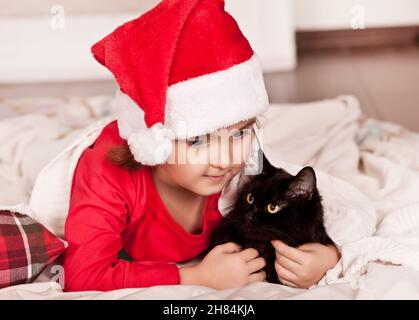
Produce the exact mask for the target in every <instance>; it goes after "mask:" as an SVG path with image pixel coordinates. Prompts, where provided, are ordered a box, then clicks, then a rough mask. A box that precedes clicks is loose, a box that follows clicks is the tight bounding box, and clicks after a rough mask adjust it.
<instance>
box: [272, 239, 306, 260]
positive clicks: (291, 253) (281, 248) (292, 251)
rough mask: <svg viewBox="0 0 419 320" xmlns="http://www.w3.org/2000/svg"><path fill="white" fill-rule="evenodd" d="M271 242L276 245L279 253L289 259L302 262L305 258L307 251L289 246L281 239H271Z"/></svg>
mask: <svg viewBox="0 0 419 320" xmlns="http://www.w3.org/2000/svg"><path fill="white" fill-rule="evenodd" d="M271 243H272V245H273V246H274V248H275V251H276V253H277V254H279V255H280V256H284V257H287V258H288V259H290V260H292V261H294V262H296V263H298V264H302V262H303V260H304V254H305V252H302V251H300V250H298V249H296V248H293V247H290V246H287V245H286V244H285V243H283V242H281V241H279V240H275V241H271Z"/></svg>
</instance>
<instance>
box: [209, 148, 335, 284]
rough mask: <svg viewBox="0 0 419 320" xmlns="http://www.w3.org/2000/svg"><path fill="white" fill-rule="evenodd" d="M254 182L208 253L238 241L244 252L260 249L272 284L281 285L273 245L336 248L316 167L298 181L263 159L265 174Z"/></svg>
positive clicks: (220, 228)
mask: <svg viewBox="0 0 419 320" xmlns="http://www.w3.org/2000/svg"><path fill="white" fill-rule="evenodd" d="M249 178H250V180H249V181H248V182H246V184H245V185H243V186H242V187H241V189H240V190H239V191H238V195H237V198H236V200H235V203H234V206H233V209H232V210H231V211H230V212H229V213H228V214H227V215H226V216H225V217H223V219H222V221H221V223H220V225H219V226H218V227H217V228H216V229H215V231H214V232H213V234H212V236H211V238H210V246H209V248H208V250H206V253H207V252H209V250H211V249H212V248H214V247H215V246H217V245H219V244H223V243H226V242H235V243H237V244H239V245H240V246H241V247H242V249H246V248H255V249H256V250H258V252H259V254H260V256H261V257H264V258H265V260H266V262H267V266H266V267H265V269H264V270H265V271H266V274H267V281H268V282H272V283H280V281H279V280H278V277H277V274H276V271H275V266H274V263H275V250H274V248H273V246H272V244H271V243H270V241H271V240H281V241H282V242H284V243H286V244H287V245H289V246H292V247H298V246H300V245H302V244H305V243H309V242H319V243H321V244H324V245H328V244H332V243H333V242H332V240H331V239H330V238H329V236H328V235H327V233H326V229H325V227H324V224H323V207H322V204H321V196H320V194H319V192H318V190H317V187H316V175H315V172H314V170H313V169H312V168H311V167H305V168H303V169H302V170H301V171H300V172H299V173H298V174H297V175H296V176H293V175H291V174H289V173H288V172H286V171H285V170H283V169H278V168H275V167H273V166H272V165H271V164H270V163H269V161H268V160H267V159H266V158H265V156H263V171H262V173H261V174H259V175H255V176H249Z"/></svg>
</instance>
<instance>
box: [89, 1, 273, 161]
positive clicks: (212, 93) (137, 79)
mask: <svg viewBox="0 0 419 320" xmlns="http://www.w3.org/2000/svg"><path fill="white" fill-rule="evenodd" d="M92 53H93V55H94V57H95V58H96V60H97V61H99V62H100V63H101V64H102V65H104V66H105V67H106V68H108V69H109V70H110V71H111V72H112V73H113V75H114V77H115V79H116V81H117V82H118V85H119V90H118V93H117V103H118V106H117V109H118V115H117V121H118V128H119V134H120V136H121V137H122V138H123V139H126V140H127V142H128V145H129V147H130V150H131V152H132V154H133V156H134V158H135V160H136V161H138V162H140V163H142V164H145V165H156V164H162V163H164V162H166V161H167V158H168V157H169V156H170V154H171V152H172V140H173V139H188V138H192V137H195V136H199V135H203V134H207V133H211V132H214V131H216V130H218V129H221V128H225V127H227V126H230V125H232V124H235V123H238V122H240V121H243V120H247V119H251V118H253V117H255V116H257V115H259V114H261V113H263V112H264V111H265V110H266V109H267V106H268V97H267V93H266V89H265V84H264V81H263V73H262V70H261V67H260V64H259V60H258V57H257V56H256V54H255V53H254V52H253V50H252V48H251V46H250V44H249V42H248V41H247V39H246V38H245V37H244V36H243V34H242V32H241V31H240V29H239V27H238V25H237V23H236V21H235V20H234V18H233V17H231V16H230V15H229V14H228V13H227V12H226V11H225V4H224V0H163V1H162V2H160V4H158V5H157V6H156V7H154V8H153V9H152V10H150V11H148V12H147V13H145V14H143V15H142V16H140V17H139V18H137V19H135V20H132V21H129V22H127V23H125V24H123V25H121V26H120V27H118V28H117V29H116V30H115V31H113V32H112V33H111V34H109V35H108V36H106V37H105V38H104V39H102V40H101V41H99V42H98V43H96V44H95V45H94V46H93V47H92Z"/></svg>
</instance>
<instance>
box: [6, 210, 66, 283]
mask: <svg viewBox="0 0 419 320" xmlns="http://www.w3.org/2000/svg"><path fill="white" fill-rule="evenodd" d="M65 247H66V243H65V241H62V240H61V239H59V238H58V237H56V236H55V235H53V234H52V233H51V232H49V231H48V230H47V229H46V228H45V227H44V226H43V225H41V224H40V223H38V222H36V221H35V220H33V219H32V218H30V217H29V216H26V215H23V214H20V213H14V212H10V211H1V210H0V288H5V287H8V286H11V285H16V284H21V283H28V282H32V281H33V280H35V278H36V277H37V276H38V275H39V274H40V273H41V272H42V271H43V270H44V269H45V268H46V267H47V266H48V265H49V264H50V263H52V262H53V261H54V259H56V258H57V257H58V256H59V255H60V254H61V253H62V252H63V251H64V249H65Z"/></svg>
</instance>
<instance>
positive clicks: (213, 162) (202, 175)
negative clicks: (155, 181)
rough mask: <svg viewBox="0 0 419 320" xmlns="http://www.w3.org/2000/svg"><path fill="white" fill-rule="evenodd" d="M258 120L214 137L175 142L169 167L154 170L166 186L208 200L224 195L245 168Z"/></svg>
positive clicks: (218, 133)
mask: <svg viewBox="0 0 419 320" xmlns="http://www.w3.org/2000/svg"><path fill="white" fill-rule="evenodd" d="M254 122H255V119H252V120H248V121H242V122H240V123H238V124H235V125H232V126H230V127H227V128H225V129H221V130H218V131H216V132H214V133H211V134H208V135H204V136H199V137H195V138H193V139H188V140H175V141H174V142H173V144H174V145H173V152H172V154H171V156H170V157H169V159H168V161H167V163H165V164H163V165H158V166H156V167H155V168H154V170H155V174H156V175H157V176H158V177H159V179H161V180H162V182H164V183H165V184H168V185H170V186H172V187H181V188H184V189H186V190H189V191H191V192H193V193H195V194H199V195H203V196H208V195H211V194H214V193H217V192H220V191H221V190H222V189H223V188H224V186H226V185H227V184H228V183H229V182H230V180H231V179H232V178H233V177H234V176H235V175H236V174H237V173H239V172H240V170H241V169H242V168H243V166H244V164H245V162H246V160H247V158H248V156H249V153H250V149H251V144H252V137H253V130H252V125H253V123H254Z"/></svg>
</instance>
